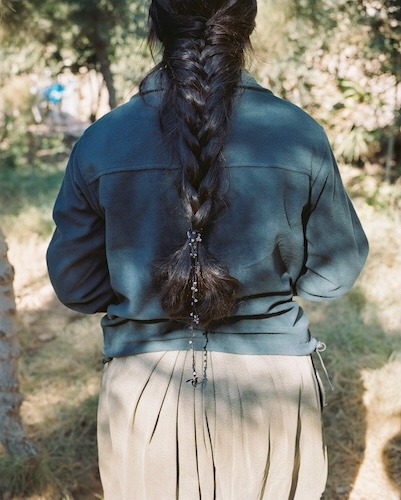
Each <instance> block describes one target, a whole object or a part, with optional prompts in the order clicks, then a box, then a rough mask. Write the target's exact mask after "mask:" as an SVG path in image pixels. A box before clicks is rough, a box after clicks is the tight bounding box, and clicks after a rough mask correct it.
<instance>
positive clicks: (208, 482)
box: [98, 351, 327, 500]
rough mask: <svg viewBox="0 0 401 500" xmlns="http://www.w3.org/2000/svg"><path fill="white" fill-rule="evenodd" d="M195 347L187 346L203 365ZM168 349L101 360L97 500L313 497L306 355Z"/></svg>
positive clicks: (317, 456) (315, 424) (316, 400)
mask: <svg viewBox="0 0 401 500" xmlns="http://www.w3.org/2000/svg"><path fill="white" fill-rule="evenodd" d="M202 360H203V353H202V352H196V364H197V368H198V370H199V371H201V370H202ZM191 374H192V357H191V353H190V352H186V351H167V352H152V353H145V354H137V355H134V356H129V357H125V358H115V359H113V360H112V361H111V362H110V363H108V364H107V365H106V366H105V369H104V373H103V379H102V390H101V394H100V400H99V413H98V445H99V467H100V473H101V479H102V484H103V488H104V495H105V500H120V499H121V500H122V499H124V500H175V499H179V500H196V499H200V498H202V499H203V500H213V499H217V500H257V499H267V500H281V499H283V500H287V499H296V500H317V499H319V498H320V497H321V494H322V492H323V490H324V487H325V483H326V477H327V459H326V449H325V445H324V441H323V437H322V423H321V409H320V395H319V386H318V384H317V380H316V376H315V372H314V368H313V365H312V361H311V358H310V356H272V355H238V354H228V353H221V352H208V353H207V368H206V374H207V382H206V383H205V384H199V385H198V386H197V387H193V386H192V385H191V383H190V382H187V380H188V379H190V378H191Z"/></svg>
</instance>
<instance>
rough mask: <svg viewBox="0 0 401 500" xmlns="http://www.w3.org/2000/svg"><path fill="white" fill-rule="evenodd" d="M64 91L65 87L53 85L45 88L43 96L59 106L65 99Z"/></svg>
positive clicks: (59, 84)
mask: <svg viewBox="0 0 401 500" xmlns="http://www.w3.org/2000/svg"><path fill="white" fill-rule="evenodd" d="M64 90H65V87H64V85H62V84H61V83H57V82H56V83H52V84H51V85H49V87H46V88H45V90H44V91H43V96H44V98H45V99H46V100H47V101H49V102H52V103H53V104H58V103H59V102H60V101H61V99H62V97H63V93H64Z"/></svg>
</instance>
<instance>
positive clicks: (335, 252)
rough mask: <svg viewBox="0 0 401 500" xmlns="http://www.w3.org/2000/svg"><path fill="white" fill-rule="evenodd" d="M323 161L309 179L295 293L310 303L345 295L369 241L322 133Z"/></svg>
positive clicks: (358, 268) (365, 252) (353, 279)
mask: <svg viewBox="0 0 401 500" xmlns="http://www.w3.org/2000/svg"><path fill="white" fill-rule="evenodd" d="M321 157H322V158H323V159H322V162H321V165H320V168H318V171H317V174H316V175H315V176H314V177H312V185H311V198H310V209H309V212H308V214H307V216H306V217H305V220H304V232H305V263H304V268H303V272H302V273H301V275H300V276H299V278H298V280H297V282H296V283H295V293H296V295H299V296H300V297H303V298H305V299H307V300H311V301H320V300H330V299H334V298H336V297H339V296H340V295H343V294H345V293H346V292H348V290H349V289H350V288H351V287H352V285H353V284H354V282H355V280H356V278H357V277H358V275H359V273H360V272H361V270H362V268H363V265H364V263H365V261H366V257H367V254H368V242H367V239H366V236H365V233H364V231H363V229H362V226H361V223H360V221H359V219H358V216H357V215H356V212H355V210H354V207H353V205H352V203H351V201H350V199H349V197H348V195H347V193H346V191H345V189H344V186H343V183H342V180H341V177H340V173H339V170H338V167H337V164H336V161H335V159H334V156H333V153H332V151H331V148H330V145H329V143H328V140H327V137H326V135H325V134H324V147H323V155H322V156H321Z"/></svg>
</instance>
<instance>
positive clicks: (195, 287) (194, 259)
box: [187, 229, 208, 387]
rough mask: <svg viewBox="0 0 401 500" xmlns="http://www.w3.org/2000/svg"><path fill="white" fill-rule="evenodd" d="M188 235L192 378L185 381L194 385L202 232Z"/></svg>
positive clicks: (195, 376)
mask: <svg viewBox="0 0 401 500" xmlns="http://www.w3.org/2000/svg"><path fill="white" fill-rule="evenodd" d="M187 237H188V249H189V256H190V258H191V274H190V280H191V312H190V318H191V322H190V324H189V326H188V328H189V329H190V330H191V331H192V335H191V338H190V339H189V341H188V343H189V348H190V350H191V353H192V378H190V379H188V380H187V382H191V384H192V385H193V387H196V386H197V385H198V383H199V375H198V372H197V370H196V363H195V349H194V339H195V336H196V331H195V329H196V327H198V326H199V322H200V319H199V315H198V312H197V303H198V302H199V284H198V274H199V244H200V243H202V233H201V231H199V230H194V229H189V230H188V231H187ZM204 335H205V336H206V344H205V346H204V348H203V351H204V354H203V380H202V383H206V363H207V350H206V346H207V341H208V339H207V333H205V334H204Z"/></svg>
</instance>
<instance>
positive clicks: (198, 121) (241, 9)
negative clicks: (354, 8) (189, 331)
mask: <svg viewBox="0 0 401 500" xmlns="http://www.w3.org/2000/svg"><path fill="white" fill-rule="evenodd" d="M255 16H256V0H152V2H151V5H150V9H149V42H150V44H151V46H152V45H154V44H155V43H157V42H160V43H161V44H162V47H163V57H162V60H161V62H160V63H159V64H158V65H157V66H156V67H155V68H154V70H153V71H152V73H156V72H158V74H159V75H161V78H162V86H163V90H164V92H163V97H162V102H161V104H160V108H159V118H160V123H161V127H162V131H163V134H164V137H165V139H166V142H168V143H169V144H174V149H175V150H176V151H177V155H178V160H179V163H180V166H181V177H180V182H179V194H180V198H181V201H182V205H183V208H184V214H185V216H186V217H187V219H188V233H187V236H188V238H187V240H186V241H185V243H183V246H182V247H181V248H180V249H179V250H177V251H176V252H175V253H174V254H173V255H172V256H171V257H170V258H169V259H168V260H166V261H165V262H164V263H163V264H162V265H161V266H160V268H159V269H158V281H159V283H160V288H161V304H162V307H163V309H164V310H165V311H166V313H167V314H168V316H169V317H170V318H172V319H177V320H180V321H182V320H184V321H191V320H190V316H192V321H193V322H195V323H197V324H200V325H202V326H207V325H209V324H210V323H211V322H212V321H215V320H218V319H221V318H224V317H227V316H228V315H229V314H230V312H232V310H233V308H234V307H235V303H236V299H237V296H238V293H239V289H240V284H239V282H238V281H237V280H236V279H235V278H233V277H232V276H230V274H229V273H228V271H227V269H226V268H225V267H224V265H222V264H221V263H219V262H217V261H216V259H214V258H213V257H212V256H211V255H210V253H209V252H208V250H207V248H206V244H205V238H206V236H207V229H208V226H210V224H211V223H212V221H213V219H215V217H216V214H217V212H218V211H219V210H220V209H221V208H222V203H221V199H222V193H221V181H222V168H223V166H224V158H223V154H222V150H223V147H224V145H225V142H226V137H227V130H228V125H229V121H230V115H231V111H232V105H233V99H234V95H235V92H236V89H237V87H238V83H239V79H240V74H241V70H242V69H243V67H244V50H245V49H246V48H247V46H248V45H249V37H250V34H251V33H252V31H253V29H254V27H255ZM194 302H195V303H196V318H194V317H193V315H194ZM194 320H195V321H194Z"/></svg>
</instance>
